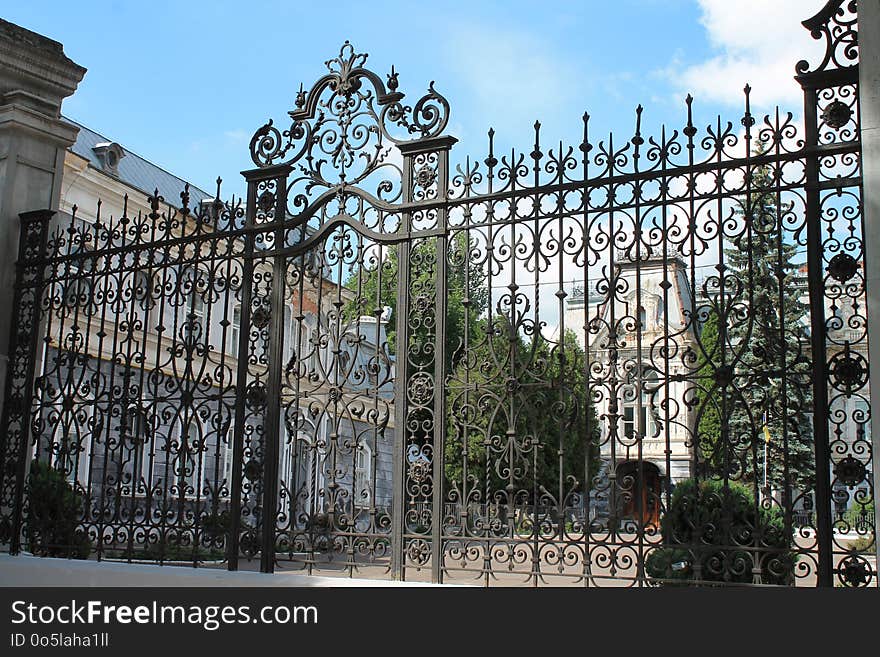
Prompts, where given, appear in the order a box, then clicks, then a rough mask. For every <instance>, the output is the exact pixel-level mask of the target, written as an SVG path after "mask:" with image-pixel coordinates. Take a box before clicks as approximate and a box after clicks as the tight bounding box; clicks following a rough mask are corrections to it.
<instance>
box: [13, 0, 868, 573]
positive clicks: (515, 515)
mask: <svg viewBox="0 0 880 657" xmlns="http://www.w3.org/2000/svg"><path fill="white" fill-rule="evenodd" d="M804 25H805V26H806V27H807V28H808V29H809V30H811V32H812V34H813V36H814V37H815V38H817V39H824V40H825V43H826V50H825V57H824V59H823V61H822V62H820V63H819V65H818V66H816V67H814V68H812V69H811V68H810V65H809V64H807V63H806V62H801V63H799V64H798V65H797V73H798V75H797V79H798V81H799V82H800V83H801V85H802V86H803V88H804V93H805V105H804V115H803V122H804V125H803V128H802V129H801V128H800V127H799V126H798V124H797V122H796V121H795V119H794V117H793V115H792V114H791V113H785V112H779V111H777V112H776V113H775V115H772V116H766V117H764V118H763V119H759V118H758V117H754V116H752V114H751V111H750V89H749V88H748V86H746V88H745V89H744V113H743V115H742V117H740V118H739V119H738V122H737V123H736V124H734V123H732V122H725V121H722V120H721V119H720V118H719V119H718V120H717V121H716V122H714V123H712V124H710V125H708V126H707V127H706V129H705V130H704V131H702V132H700V130H698V127H697V126H696V125H695V124H694V122H693V118H692V102H693V101H692V99H691V98H690V97H688V98H687V101H686V111H687V115H686V121H685V123H684V125H683V127H681V128H680V129H667V128H665V127H664V128H663V129H662V130H661V132H660V134H659V135H657V136H654V137H649V136H645V135H643V134H642V132H641V117H642V108H641V107H639V108H637V109H636V112H635V117H634V119H635V131H634V134H633V135H632V136H631V137H630V138H628V139H627V140H625V141H620V140H615V139H614V137H613V136H611V135H608V136H604V135H603V136H596V135H595V134H594V132H593V130H592V127H591V125H590V121H589V116H588V115H586V114H585V115H584V116H583V139H582V140H581V142H580V143H579V144H576V145H572V146H568V145H565V144H562V143H559V144H546V143H543V142H542V139H541V130H540V124H538V123H536V124H535V126H534V141H533V145H532V146H530V150H529V152H519V151H516V150H513V151H510V152H499V151H497V150H496V148H495V143H494V132H493V131H491V130H490V131H489V143H488V152H487V155H486V156H485V157H484V158H481V161H479V160H472V159H470V158H467V159H465V160H464V161H463V162H460V163H458V164H453V163H452V162H451V160H450V152H451V150H452V148H453V146H454V144H455V142H456V140H455V139H454V138H453V137H450V136H446V135H444V131H445V128H446V125H447V120H448V117H449V105H448V103H447V101H446V99H445V98H444V97H443V96H442V95H440V94H439V93H438V92H437V91H435V90H434V88H433V83H432V85H431V86H430V87H429V90H428V92H427V93H426V94H425V95H424V96H422V97H421V98H420V99H419V100H418V101H416V102H415V103H414V104H413V105H406V104H405V103H404V95H403V93H401V92H400V91H398V74H397V73H396V72H395V71H394V69H392V71H391V73H390V74H388V75H386V76H385V79H384V80H383V78H382V76H380V75H378V74H377V73H375V72H373V71H370V70H369V69H367V68H365V63H366V55H362V54H357V53H356V52H355V51H354V48H353V47H352V46H351V45H350V44H348V43H347V42H346V44H345V45H344V46H343V47H342V49H341V51H340V54H339V56H338V57H337V58H335V59H332V60H330V61H329V62H327V66H328V69H329V72H328V73H327V74H325V75H324V76H323V77H322V78H320V79H319V80H318V81H317V82H316V83H315V85H314V86H313V87H312V88H311V89H309V90H308V91H304V90H301V91H300V92H299V93H298V94H297V96H296V100H295V108H294V109H293V110H292V111H290V112H289V118H290V120H289V123H286V124H285V126H284V127H283V128H279V127H276V126H275V125H274V123H273V122H272V121H270V122H269V123H267V124H266V125H264V126H263V127H262V128H260V129H259V130H258V131H257V132H256V134H255V135H254V138H253V139H252V141H251V147H250V150H251V156H252V159H253V161H254V163H255V165H256V166H257V168H256V169H254V170H251V171H246V172H245V173H244V175H245V178H246V180H247V184H248V193H247V198H246V199H243V200H242V199H238V200H236V199H233V200H232V201H230V202H225V203H224V202H221V201H220V199H219V196H220V192H219V184H218V191H217V198H216V199H214V201H213V202H207V203H205V202H203V203H201V204H199V205H198V207H196V208H192V209H191V208H190V207H189V206H190V200H189V194H188V192H187V190H184V192H183V193H182V194H181V204H180V207H179V208H178V207H170V206H168V205H166V199H163V198H161V197H159V195H158V192H157V193H156V194H155V195H154V196H153V197H151V198H150V199H149V203H150V210H149V212H132V213H129V210H128V206H127V205H124V206H123V210H122V212H121V214H120V216H117V217H115V218H113V217H107V216H102V214H101V208H100V205H99V206H98V208H97V210H96V212H94V213H93V214H91V215H88V216H86V215H83V214H81V213H80V214H78V213H77V212H75V213H74V216H72V217H53V214H52V213H51V212H39V211H38V212H34V213H29V214H26V215H23V217H22V222H23V224H22V237H21V248H20V260H19V264H18V266H19V277H18V287H17V297H16V307H15V326H16V327H17V330H15V331H13V338H12V349H11V350H10V353H11V354H12V356H11V361H10V367H9V371H10V375H9V381H8V384H7V392H6V401H5V405H4V416H3V429H4V436H5V440H4V441H3V444H2V449H3V452H2V463H3V469H2V472H0V477H2V481H0V495H2V503H0V514H2V515H0V535H2V539H3V540H4V541H7V542H8V543H9V545H10V551H12V552H17V551H19V550H21V549H23V548H24V549H27V550H31V551H34V552H37V553H42V554H55V555H65V556H92V557H96V558H98V559H121V560H127V561H132V560H140V559H147V560H154V561H159V562H161V563H168V562H187V563H190V564H192V565H194V566H195V565H199V566H210V565H215V566H220V567H228V568H229V569H237V568H239V567H245V566H246V565H247V564H249V563H254V564H255V563H256V559H257V558H259V563H260V568H261V570H263V571H266V572H271V571H273V570H275V569H279V568H280V569H290V568H299V569H305V570H306V571H307V572H309V573H311V572H338V573H341V574H345V575H349V576H364V577H381V576H389V575H390V576H391V577H394V578H397V579H404V578H406V579H429V580H431V581H452V582H474V581H475V582H479V583H483V584H486V585H489V584H530V585H539V584H554V585H558V584H575V585H579V586H596V585H599V586H601V585H620V584H624V585H646V584H711V585H723V584H767V585H771V584H776V585H779V584H786V585H795V584H798V585H816V584H818V585H826V586H828V585H832V584H841V585H846V586H867V585H870V584H876V559H875V552H876V547H875V532H874V508H873V501H872V500H873V487H872V486H873V475H872V463H873V461H872V458H871V439H870V406H869V403H868V392H867V391H868V371H867V370H868V368H867V335H866V328H865V289H864V268H863V262H864V252H863V248H862V246H863V239H862V237H863V226H862V215H861V162H860V157H861V152H860V142H859V116H858V66H857V58H858V53H857V45H856V16H855V2H843V1H842V0H831V1H830V2H829V3H828V4H827V6H826V7H825V8H824V9H823V10H822V12H821V13H820V14H818V15H817V16H815V17H814V18H812V19H809V20H808V21H805V22H804ZM801 135H803V136H801ZM129 214H131V216H129Z"/></svg>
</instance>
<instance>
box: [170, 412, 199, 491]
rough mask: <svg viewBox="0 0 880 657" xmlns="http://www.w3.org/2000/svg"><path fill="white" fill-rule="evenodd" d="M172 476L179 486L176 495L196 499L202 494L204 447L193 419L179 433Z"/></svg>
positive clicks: (197, 424)
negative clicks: (175, 477)
mask: <svg viewBox="0 0 880 657" xmlns="http://www.w3.org/2000/svg"><path fill="white" fill-rule="evenodd" d="M178 442H179V444H178V447H177V456H176V463H175V466H174V474H175V475H176V476H177V481H178V485H179V490H178V491H177V492H178V494H180V493H181V492H182V493H183V495H184V497H196V496H201V494H202V490H201V489H202V484H203V483H204V470H205V454H206V450H205V445H204V440H203V438H202V427H201V425H200V424H199V422H198V421H197V420H195V419H191V420H190V421H189V424H187V425H186V426H185V427H184V428H183V429H182V430H181V432H180V436H179V439H178Z"/></svg>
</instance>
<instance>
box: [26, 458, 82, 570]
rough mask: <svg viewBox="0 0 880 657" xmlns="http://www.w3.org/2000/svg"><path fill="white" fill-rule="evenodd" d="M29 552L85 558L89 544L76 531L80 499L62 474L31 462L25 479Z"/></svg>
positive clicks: (36, 462) (49, 467) (41, 463)
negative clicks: (27, 490) (26, 480)
mask: <svg viewBox="0 0 880 657" xmlns="http://www.w3.org/2000/svg"><path fill="white" fill-rule="evenodd" d="M28 489H29V494H28V509H29V512H28V523H27V531H28V549H29V550H30V552H32V553H33V554H36V555H40V556H44V557H69V558H72V559H87V558H88V556H89V553H90V552H91V549H92V544H91V542H90V541H89V539H88V536H86V535H85V534H84V533H83V532H82V530H79V529H77V525H78V524H79V518H80V516H81V515H82V511H83V496H82V494H80V493H78V492H77V491H76V490H75V489H74V488H73V486H71V485H70V484H69V483H68V481H67V479H66V478H65V477H64V474H63V473H61V472H59V471H58V470H55V469H54V468H53V467H52V466H50V465H49V464H48V463H43V462H41V461H33V462H32V463H31V471H30V475H29V477H28Z"/></svg>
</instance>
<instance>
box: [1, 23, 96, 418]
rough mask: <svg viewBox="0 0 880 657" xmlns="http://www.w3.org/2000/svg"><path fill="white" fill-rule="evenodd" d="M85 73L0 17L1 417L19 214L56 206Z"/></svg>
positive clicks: (55, 48)
mask: <svg viewBox="0 0 880 657" xmlns="http://www.w3.org/2000/svg"><path fill="white" fill-rule="evenodd" d="M85 72H86V69H84V68H83V67H82V66H79V65H78V64H76V63H74V62H73V61H71V60H70V59H69V58H68V57H67V56H66V55H65V54H64V48H63V46H62V45H61V44H60V43H58V42H57V41H52V40H51V39H47V38H46V37H44V36H41V35H39V34H36V33H34V32H31V31H30V30H26V29H24V28H22V27H19V26H18V25H14V24H12V23H9V22H7V21H4V20H2V19H0V415H2V411H3V406H2V404H3V393H4V391H5V387H6V369H7V363H8V361H9V354H8V350H9V329H10V326H9V322H10V320H11V317H12V313H11V312H10V308H11V306H12V293H13V286H14V284H15V261H16V258H17V255H18V233H19V214H20V213H22V212H29V211H32V210H45V209H48V210H57V209H58V201H59V198H60V195H61V176H62V173H63V171H64V154H65V152H66V150H67V148H68V147H69V146H70V145H71V144H73V142H74V140H75V139H76V135H77V133H78V132H79V128H77V127H75V126H73V125H71V124H69V123H66V122H64V121H62V120H61V102H62V101H63V100H64V99H65V98H66V97H67V96H70V95H71V94H72V93H73V92H74V91H76V87H77V85H78V84H79V82H80V80H82V78H83V75H85Z"/></svg>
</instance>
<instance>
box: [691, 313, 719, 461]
mask: <svg viewBox="0 0 880 657" xmlns="http://www.w3.org/2000/svg"><path fill="white" fill-rule="evenodd" d="M700 344H701V345H702V347H703V353H701V354H700V361H699V362H700V367H699V369H698V370H697V388H696V402H697V403H696V414H697V415H696V439H697V440H696V444H697V449H698V452H699V459H698V462H699V463H700V469H701V472H700V474H702V475H704V476H705V475H707V474H718V473H720V472H722V471H723V469H724V451H723V450H722V449H720V448H719V447H720V441H719V438H720V436H721V414H722V410H723V409H722V404H721V391H720V390H719V389H718V387H717V386H716V377H715V371H716V368H717V367H718V366H719V365H718V364H719V363H720V362H721V343H720V341H719V333H718V313H717V312H715V311H710V312H709V316H708V318H707V319H706V321H705V322H704V323H703V328H702V330H701V331H700Z"/></svg>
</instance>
